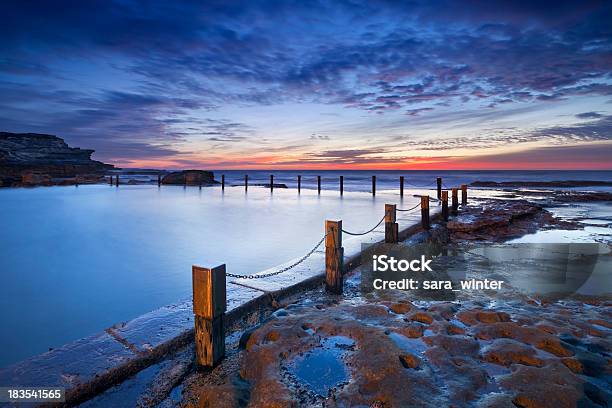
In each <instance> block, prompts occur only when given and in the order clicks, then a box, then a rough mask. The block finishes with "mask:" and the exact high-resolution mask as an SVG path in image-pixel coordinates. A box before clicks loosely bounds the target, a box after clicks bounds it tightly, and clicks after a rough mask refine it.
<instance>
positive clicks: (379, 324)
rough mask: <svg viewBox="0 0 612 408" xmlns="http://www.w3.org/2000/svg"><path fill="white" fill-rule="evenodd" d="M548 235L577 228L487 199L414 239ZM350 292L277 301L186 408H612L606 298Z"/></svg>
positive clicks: (197, 386)
mask: <svg viewBox="0 0 612 408" xmlns="http://www.w3.org/2000/svg"><path fill="white" fill-rule="evenodd" d="M547 228H550V229H561V228H562V229H578V228H581V226H580V225H579V224H577V223H574V222H571V221H564V220H559V219H556V218H555V217H553V215H552V214H551V213H549V212H548V211H546V209H544V208H543V206H541V205H539V204H535V203H532V202H529V201H527V200H517V201H511V202H507V201H501V200H489V199H483V200H478V201H477V202H476V203H474V204H470V205H469V206H468V207H467V208H465V209H464V210H463V211H462V212H461V215H460V216H459V217H457V218H455V219H453V220H452V221H450V222H449V223H448V225H447V227H446V228H435V229H434V230H432V231H431V232H430V233H427V234H422V235H421V236H420V237H418V238H416V239H417V240H425V241H431V240H434V241H440V240H441V241H443V242H444V243H445V244H446V245H450V246H451V247H453V246H458V247H461V246H462V245H464V244H465V243H468V242H473V241H479V242H482V243H487V242H490V243H495V242H503V241H506V240H508V239H512V238H515V237H518V236H522V235H524V234H527V233H532V232H534V231H537V230H539V229H547ZM414 239H415V238H413V239H412V240H414ZM411 242H412V241H411ZM413 243H414V242H413ZM470 272H472V273H474V274H481V275H482V276H489V275H490V271H488V270H486V269H482V270H477V269H474V270H471V271H470ZM489 277H490V276H489ZM345 288H346V289H345V294H344V295H343V296H341V297H335V296H330V295H328V294H326V293H325V292H324V291H322V290H319V291H313V292H309V293H307V294H305V295H304V296H303V297H302V300H300V301H298V302H296V303H292V304H279V305H277V310H276V312H275V313H274V314H273V316H272V317H271V318H270V319H268V320H266V321H265V322H264V323H262V324H261V325H259V326H258V327H256V328H255V329H251V330H247V331H245V332H244V333H242V334H241V336H238V337H236V336H233V337H232V338H233V339H234V340H233V342H232V345H231V347H228V357H227V358H226V360H225V361H224V362H223V363H222V364H220V365H219V366H218V367H216V368H214V369H213V370H212V371H211V372H205V373H202V372H192V373H191V374H189V375H188V376H187V377H186V379H185V380H184V381H183V382H182V385H181V390H182V401H181V402H180V406H182V407H190V408H193V407H246V406H249V407H272V406H274V407H348V406H350V407H378V408H380V407H412V406H422V407H439V406H449V405H453V406H458V407H462V406H474V407H481V408H484V407H487V408H488V407H491V408H493V407H508V408H515V407H524V408H534V407H551V408H552V407H555V408H556V407H568V408H569V407H576V406H593V407H598V406H610V405H611V404H612V393H610V385H611V380H610V379H611V378H612V359H611V358H612V341H611V340H610V339H611V338H612V336H610V334H611V333H612V323H611V317H612V315H611V314H610V310H611V307H612V298H610V297H609V296H608V297H605V298H600V297H594V296H586V297H585V296H580V295H575V296H570V297H569V298H567V299H564V300H562V301H551V300H548V299H547V298H546V297H538V296H529V295H525V294H524V293H521V292H519V291H517V290H516V289H515V288H513V287H511V286H508V287H505V288H504V290H501V291H486V292H482V293H473V294H465V293H462V294H460V295H459V296H458V297H457V299H456V300H455V301H453V302H449V301H429V302H424V301H418V300H415V299H414V298H412V297H411V295H410V294H409V293H408V292H402V291H394V292H384V293H381V294H376V293H373V294H369V295H365V296H364V295H363V294H362V293H361V291H360V289H359V288H360V276H359V273H353V274H351V275H350V277H348V281H347V282H346V283H345ZM309 372H310V373H311V375H310V376H309V375H308V373H309ZM162 405H163V404H162Z"/></svg>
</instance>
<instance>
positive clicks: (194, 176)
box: [161, 170, 216, 186]
mask: <svg viewBox="0 0 612 408" xmlns="http://www.w3.org/2000/svg"><path fill="white" fill-rule="evenodd" d="M161 182H162V184H174V185H190V186H198V185H205V186H208V185H212V184H215V183H216V182H215V178H214V175H213V172H212V171H205V170H183V171H175V172H172V173H169V174H166V175H165V176H164V177H163V178H162V180H161Z"/></svg>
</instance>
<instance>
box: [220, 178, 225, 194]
mask: <svg viewBox="0 0 612 408" xmlns="http://www.w3.org/2000/svg"><path fill="white" fill-rule="evenodd" d="M224 190H225V174H222V175H221V191H224Z"/></svg>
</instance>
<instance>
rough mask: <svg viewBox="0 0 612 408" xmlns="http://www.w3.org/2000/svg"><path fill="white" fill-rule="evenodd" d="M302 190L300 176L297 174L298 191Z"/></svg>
mask: <svg viewBox="0 0 612 408" xmlns="http://www.w3.org/2000/svg"><path fill="white" fill-rule="evenodd" d="M301 191H302V176H300V175H298V193H299V192H301Z"/></svg>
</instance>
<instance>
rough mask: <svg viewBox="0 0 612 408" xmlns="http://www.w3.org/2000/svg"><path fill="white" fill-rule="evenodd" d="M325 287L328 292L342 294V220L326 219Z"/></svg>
mask: <svg viewBox="0 0 612 408" xmlns="http://www.w3.org/2000/svg"><path fill="white" fill-rule="evenodd" d="M325 233H326V234H327V235H326V236H325V287H326V289H327V291H328V292H331V293H335V294H338V295H341V294H342V270H343V266H344V248H342V220H338V221H330V220H326V221H325Z"/></svg>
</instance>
